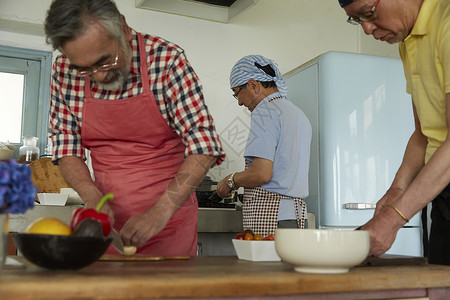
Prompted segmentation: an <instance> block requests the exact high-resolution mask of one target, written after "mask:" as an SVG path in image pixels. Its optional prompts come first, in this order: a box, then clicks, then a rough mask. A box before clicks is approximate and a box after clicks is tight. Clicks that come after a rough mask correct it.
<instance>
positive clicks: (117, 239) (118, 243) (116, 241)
mask: <svg viewBox="0 0 450 300" xmlns="http://www.w3.org/2000/svg"><path fill="white" fill-rule="evenodd" d="M109 237H110V238H112V243H111V244H112V246H113V247H114V249H116V250H117V251H119V253H120V254H123V251H124V249H123V241H122V237H121V236H120V234H118V233H117V231H115V230H114V229H112V228H111V232H110V233H109Z"/></svg>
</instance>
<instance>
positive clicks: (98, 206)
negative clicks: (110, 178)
mask: <svg viewBox="0 0 450 300" xmlns="http://www.w3.org/2000/svg"><path fill="white" fill-rule="evenodd" d="M112 199H114V195H113V194H111V193H108V194H106V195H104V196H103V197H102V199H101V200H100V202H99V203H98V204H97V207H95V210H96V211H97V212H100V210H101V209H102V207H103V204H105V202H106V201H108V200H112Z"/></svg>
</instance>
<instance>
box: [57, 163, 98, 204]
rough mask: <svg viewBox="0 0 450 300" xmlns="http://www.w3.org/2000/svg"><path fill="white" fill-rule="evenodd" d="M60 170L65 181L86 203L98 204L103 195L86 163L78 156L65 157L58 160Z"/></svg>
mask: <svg viewBox="0 0 450 300" xmlns="http://www.w3.org/2000/svg"><path fill="white" fill-rule="evenodd" d="M58 165H59V170H60V171H61V174H62V176H63V177H64V180H65V181H66V182H67V183H68V184H69V185H70V186H71V187H72V188H73V189H74V190H75V191H77V193H78V194H79V195H80V197H81V198H82V199H83V201H84V202H85V203H88V202H93V203H92V204H96V203H97V202H98V201H99V200H100V199H101V197H102V193H101V192H100V190H99V189H98V188H97V187H96V186H95V184H94V182H93V181H92V178H91V174H90V172H89V169H88V167H87V165H86V164H85V163H84V161H83V160H82V159H81V158H79V157H77V156H65V157H63V158H61V159H59V160H58Z"/></svg>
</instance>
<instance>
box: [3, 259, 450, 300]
mask: <svg viewBox="0 0 450 300" xmlns="http://www.w3.org/2000/svg"><path fill="white" fill-rule="evenodd" d="M449 287H450V266H440V265H427V264H422V265H398V266H395V265H390V266H358V267H355V268H353V269H351V270H350V272H348V273H346V274H335V275H322V274H304V273H297V272H295V271H294V270H293V268H292V267H291V266H290V265H288V264H285V263H283V262H248V261H243V260H238V259H237V258H236V257H232V256H225V257H214V256H211V257H195V258H191V259H188V260H164V261H147V262H133V261H118V262H111V261H98V262H95V263H94V264H92V265H90V266H88V267H85V268H83V269H81V270H77V271H50V270H45V269H41V268H38V267H35V266H33V265H29V264H27V265H26V268H23V269H4V270H2V271H0V299H2V300H3V299H4V300H6V299H15V300H19V299H45V300H51V299H58V300H62V299H108V300H114V299H152V298H208V299H211V298H220V297H233V299H237V298H240V297H249V298H250V299H260V298H262V297H265V298H268V299H270V298H271V299H346V300H347V299H387V298H400V297H408V298H418V299H433V300H435V299H439V300H440V299H450V288H449ZM257 296H258V297H257ZM427 297H429V298H427Z"/></svg>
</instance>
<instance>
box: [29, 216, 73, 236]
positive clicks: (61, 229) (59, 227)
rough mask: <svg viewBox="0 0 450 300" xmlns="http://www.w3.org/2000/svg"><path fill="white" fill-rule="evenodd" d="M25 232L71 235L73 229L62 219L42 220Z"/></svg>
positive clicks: (32, 224)
mask: <svg viewBox="0 0 450 300" xmlns="http://www.w3.org/2000/svg"><path fill="white" fill-rule="evenodd" d="M25 232H26V233H33V234H51V235H71V234H72V229H71V228H70V227H69V225H67V224H66V223H64V222H63V221H61V220H60V219H57V218H40V219H37V220H36V221H34V222H33V223H31V224H30V225H29V226H28V227H27V229H26V230H25Z"/></svg>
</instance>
